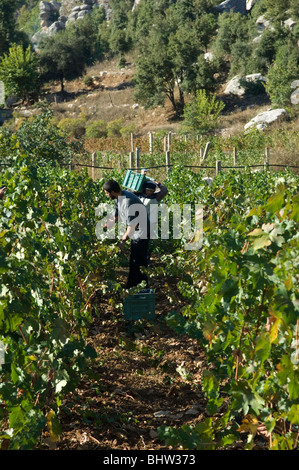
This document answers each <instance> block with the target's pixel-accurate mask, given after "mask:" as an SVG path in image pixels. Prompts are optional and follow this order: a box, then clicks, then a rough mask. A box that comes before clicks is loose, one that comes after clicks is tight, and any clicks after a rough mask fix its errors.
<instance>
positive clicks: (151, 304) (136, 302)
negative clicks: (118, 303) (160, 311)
mask: <svg viewBox="0 0 299 470" xmlns="http://www.w3.org/2000/svg"><path fill="white" fill-rule="evenodd" d="M155 308H156V305H155V293H154V291H153V290H152V289H142V290H141V291H140V292H138V293H137V294H134V295H129V296H128V297H125V298H124V300H123V314H124V317H125V319H126V320H129V321H135V320H142V319H146V320H154V319H155V318H156V312H155Z"/></svg>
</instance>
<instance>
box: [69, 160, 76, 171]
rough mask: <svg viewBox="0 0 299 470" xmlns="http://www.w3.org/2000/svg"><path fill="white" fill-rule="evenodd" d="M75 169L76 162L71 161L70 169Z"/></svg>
mask: <svg viewBox="0 0 299 470" xmlns="http://www.w3.org/2000/svg"><path fill="white" fill-rule="evenodd" d="M74 169H75V164H74V163H73V162H70V170H74Z"/></svg>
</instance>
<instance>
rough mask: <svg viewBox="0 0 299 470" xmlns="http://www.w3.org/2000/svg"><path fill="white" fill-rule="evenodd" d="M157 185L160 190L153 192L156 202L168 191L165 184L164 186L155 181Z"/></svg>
mask: <svg viewBox="0 0 299 470" xmlns="http://www.w3.org/2000/svg"><path fill="white" fill-rule="evenodd" d="M157 186H158V188H159V189H160V191H158V192H157V193H156V194H155V197H156V199H157V201H158V202H160V201H162V199H163V198H164V197H165V196H166V194H167V193H168V189H167V188H166V186H164V184H161V183H157Z"/></svg>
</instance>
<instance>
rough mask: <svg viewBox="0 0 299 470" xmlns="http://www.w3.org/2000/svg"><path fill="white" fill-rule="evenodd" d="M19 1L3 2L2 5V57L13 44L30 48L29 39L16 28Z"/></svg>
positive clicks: (0, 26)
mask: <svg viewBox="0 0 299 470" xmlns="http://www.w3.org/2000/svg"><path fill="white" fill-rule="evenodd" d="M17 8H18V0H1V3H0V56H2V55H3V54H4V53H6V52H8V50H9V48H10V46H12V44H14V43H17V44H22V45H23V46H24V47H25V48H26V47H27V46H28V38H27V37H26V35H25V34H24V33H23V32H20V31H18V30H17V28H16V23H15V15H16V11H17Z"/></svg>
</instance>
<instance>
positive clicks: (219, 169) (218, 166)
mask: <svg viewBox="0 0 299 470" xmlns="http://www.w3.org/2000/svg"><path fill="white" fill-rule="evenodd" d="M220 171H221V161H220V160H217V161H216V176H217V175H218V174H219V173H220Z"/></svg>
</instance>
